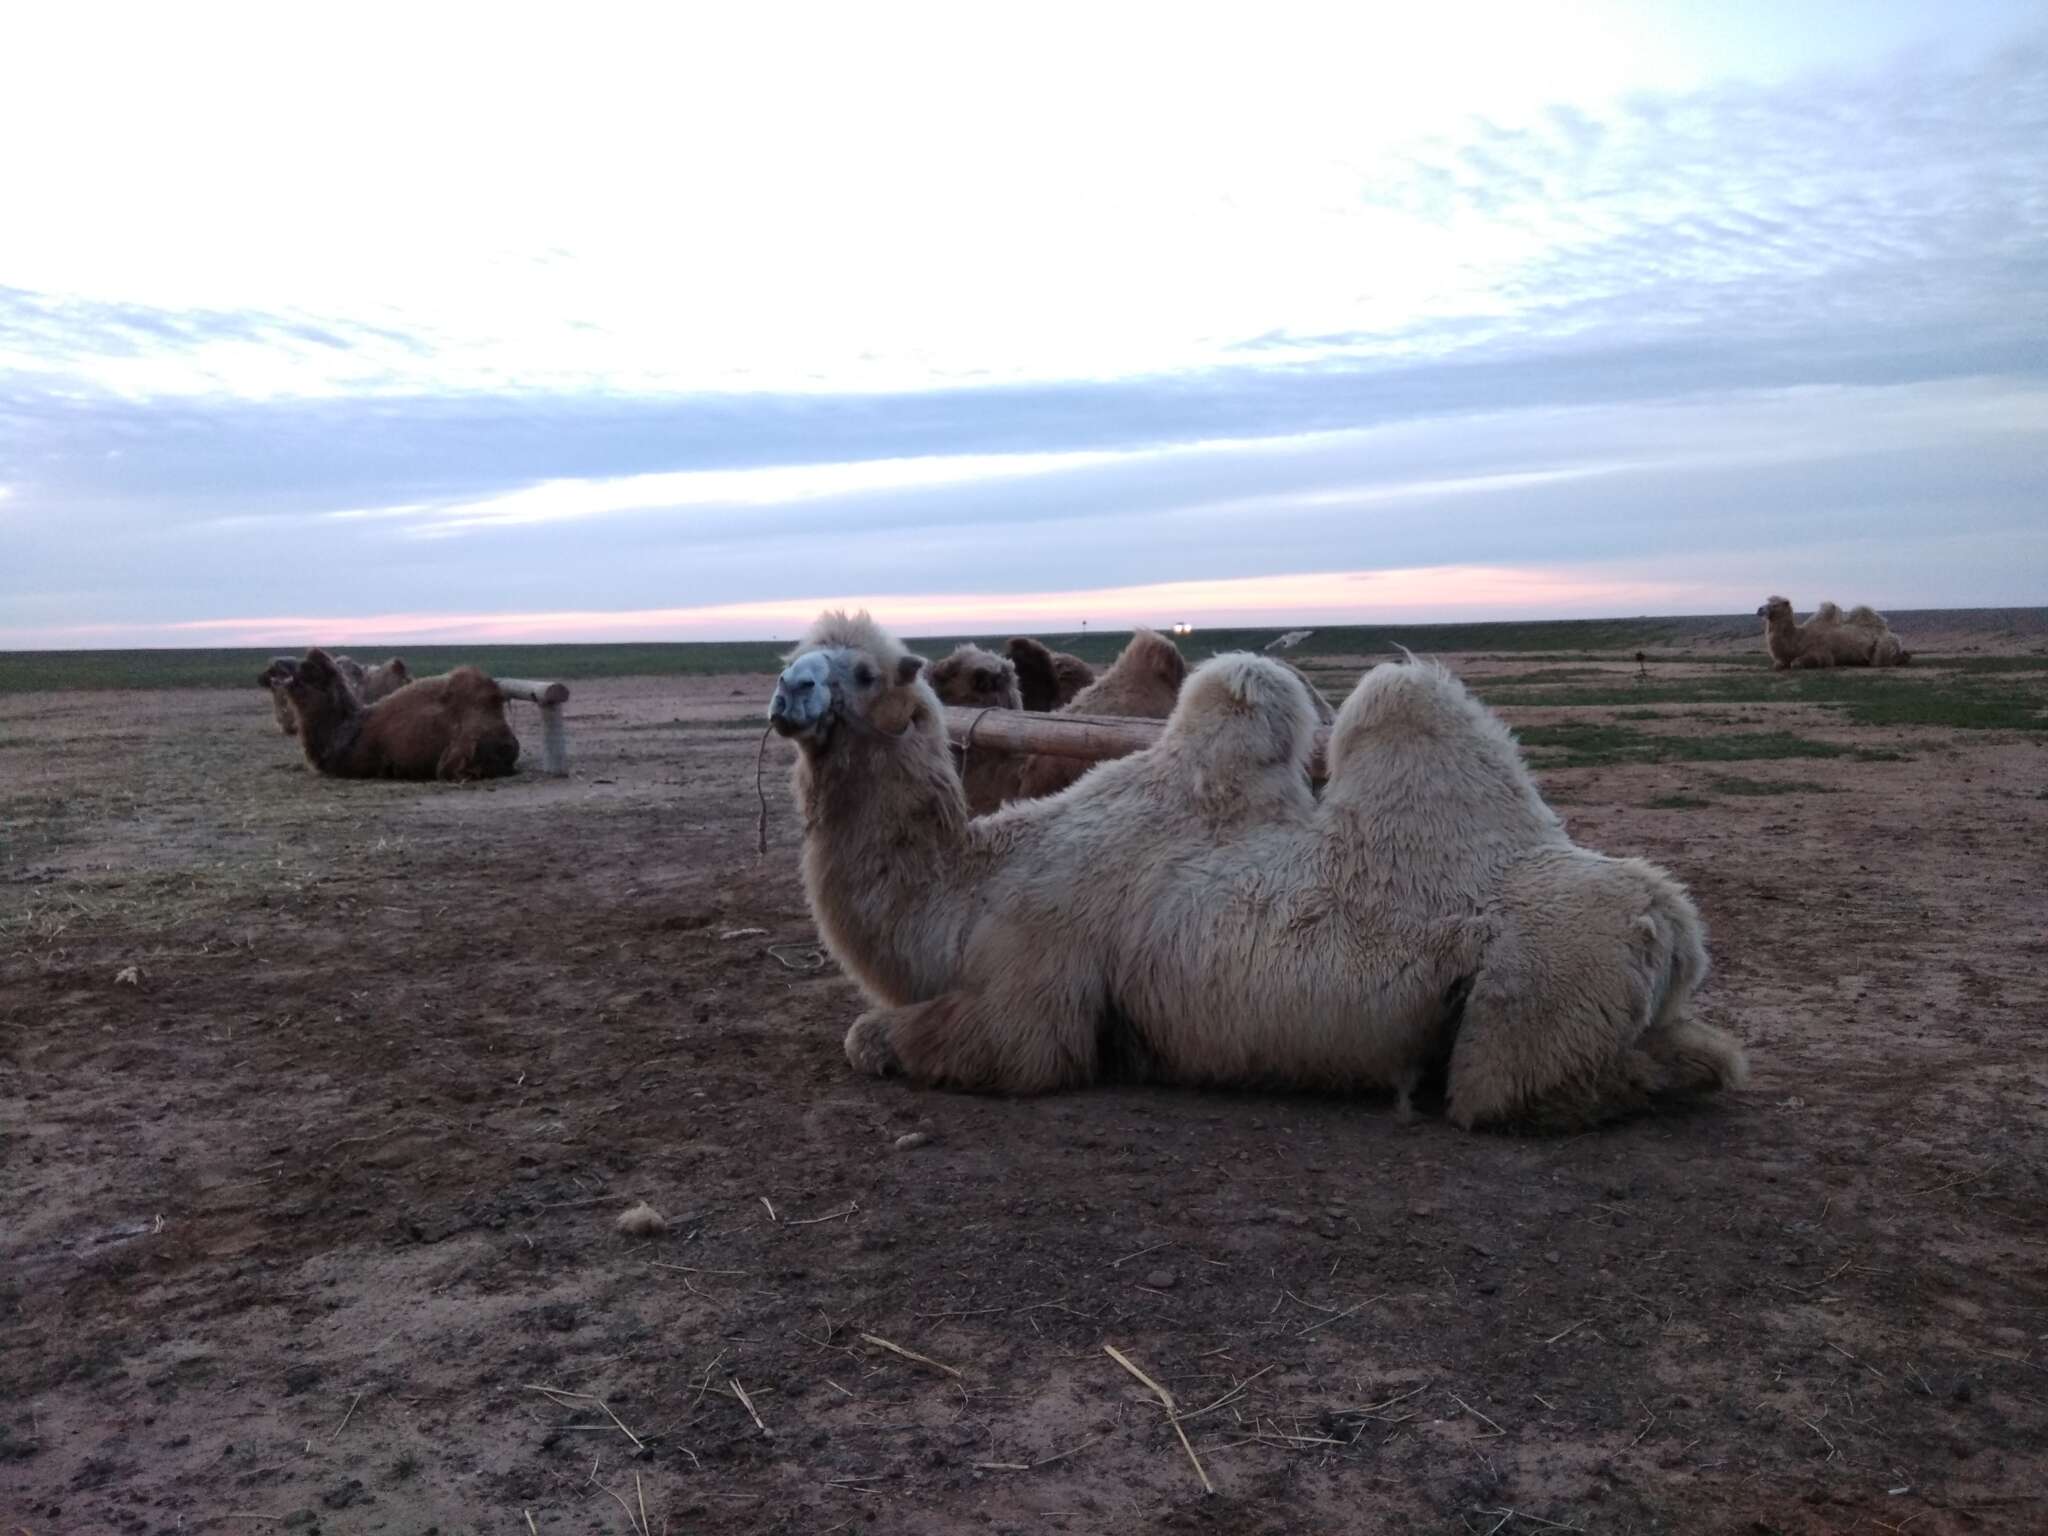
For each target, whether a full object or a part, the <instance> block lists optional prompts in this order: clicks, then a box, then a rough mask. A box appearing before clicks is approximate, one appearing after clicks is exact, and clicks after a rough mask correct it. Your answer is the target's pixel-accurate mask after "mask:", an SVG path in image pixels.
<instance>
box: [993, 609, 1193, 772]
mask: <svg viewBox="0 0 2048 1536" xmlns="http://www.w3.org/2000/svg"><path fill="white" fill-rule="evenodd" d="M1187 675H1188V663H1187V658H1186V657H1184V656H1182V655H1181V653H1180V648H1179V647H1178V646H1176V645H1175V644H1174V643H1173V642H1172V641H1171V640H1169V639H1167V638H1166V636H1164V635H1162V634H1160V633H1158V632H1157V631H1156V630H1150V629H1140V630H1138V631H1137V632H1136V633H1135V634H1133V635H1132V636H1131V639H1130V643H1129V644H1128V645H1126V646H1125V647H1124V648H1123V651H1122V653H1121V654H1120V655H1119V656H1118V657H1117V659H1116V660H1115V661H1113V662H1111V663H1110V664H1109V668H1108V670H1107V671H1105V672H1103V673H1102V675H1101V676H1099V677H1097V678H1096V679H1095V681H1094V682H1092V683H1090V684H1089V685H1088V686H1087V687H1086V688H1083V689H1082V690H1081V691H1080V692H1079V693H1077V694H1075V695H1074V696H1073V698H1071V699H1070V700H1068V701H1067V702H1066V703H1065V704H1063V705H1061V706H1060V708H1059V710H1058V711H1057V713H1059V714H1063V715H1125V716H1129V717H1131V718H1134V719H1139V720H1164V719H1165V718H1166V717H1167V716H1168V715H1170V714H1172V713H1173V704H1174V700H1175V699H1177V698H1179V697H1180V685H1181V684H1182V683H1183V682H1184V681H1186V679H1187ZM1090 766H1091V765H1090V764H1088V763H1086V762H1083V761H1082V760H1080V759H1079V758H1073V757H1027V758H1024V759H1023V760H1022V761H1021V763H1020V764H1019V766H1018V771H1017V789H1016V794H1015V796H1014V798H1018V799H1024V800H1036V799H1038V798H1040V797H1041V796H1044V795H1056V794H1058V793H1059V792H1060V791H1061V790H1063V789H1065V788H1066V787H1067V786H1068V785H1069V784H1071V783H1073V782H1074V781H1075V780H1076V779H1078V778H1080V777H1081V775H1082V774H1084V773H1086V772H1087V771H1088V769H1089V767H1090Z"/></svg>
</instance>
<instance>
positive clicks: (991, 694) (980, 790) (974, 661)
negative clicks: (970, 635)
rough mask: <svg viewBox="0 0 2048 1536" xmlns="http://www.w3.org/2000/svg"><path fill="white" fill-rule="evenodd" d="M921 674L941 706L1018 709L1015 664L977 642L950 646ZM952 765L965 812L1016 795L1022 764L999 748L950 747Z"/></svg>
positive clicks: (979, 812)
mask: <svg viewBox="0 0 2048 1536" xmlns="http://www.w3.org/2000/svg"><path fill="white" fill-rule="evenodd" d="M1011 643H1012V644H1015V643H1016V642H1015V641H1012V642H1011ZM925 677H926V679H927V680H928V681H929V682H930V683H931V685H932V691H933V692H934V693H936V694H937V695H938V696H939V702H940V703H941V704H954V705H958V706H960V707H961V708H963V709H1022V708H1023V707H1024V698H1023V695H1022V694H1021V693H1020V692H1019V691H1018V685H1017V668H1016V666H1015V664H1014V663H1012V662H1011V661H1010V660H1009V659H1008V658H1006V657H1002V656H998V655H996V654H995V652H993V651H985V650H983V649H982V648H981V647H980V646H978V645H972V644H968V645H958V646H955V647H954V648H953V652H952V654H951V655H949V656H944V657H941V658H940V659H939V660H937V661H935V662H933V663H932V664H931V666H930V667H928V668H927V669H926V671H925ZM954 764H955V766H957V767H959V768H960V770H961V774H960V779H961V784H962V786H963V787H964V788H965V790H966V792H967V808H968V811H969V812H970V813H971V814H973V815H976V816H986V815H987V814H988V813H989V812H990V811H993V810H996V809H998V808H999V807H1001V806H1002V805H1003V803H1004V802H1005V801H1008V800H1011V799H1014V798H1015V797H1016V794H1017V783H1018V778H1019V775H1020V774H1021V773H1022V771H1023V766H1024V764H1023V760H1022V759H1021V758H1017V757H1013V756H1010V755H1008V754H1006V753H1002V752H989V751H975V750H974V749H973V748H972V746H971V745H970V747H969V748H968V749H967V750H966V751H965V752H960V751H957V750H956V752H955V755H954Z"/></svg>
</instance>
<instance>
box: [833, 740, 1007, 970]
mask: <svg viewBox="0 0 2048 1536" xmlns="http://www.w3.org/2000/svg"><path fill="white" fill-rule="evenodd" d="M795 787H796V795H797V804H798V806H799V808H800V809H801V810H802V812H803V818H804V887H805V891H806V894H808V895H809V897H810V900H811V912H812V915H813V916H814V917H815V918H816V919H817V923H818V930H819V932H820V934H821V935H822V936H823V937H824V939H825V942H826V944H827V945H828V946H829V947H830V948H831V950H832V953H833V954H834V955H835V956H836V957H837V958H838V960H839V963H840V964H841V965H842V966H844V967H845V968H846V970H847V971H848V973H849V974H851V975H852V976H853V978H854V979H855V980H856V981H858V982H859V983H860V984H861V987H862V988H863V990H865V991H866V992H867V993H868V994H869V995H870V996H871V997H873V998H876V999H877V1000H879V1001H882V1002H886V1003H890V1004H901V1003H907V1002H911V1001H914V1000H917V999H920V998H926V997H931V996H933V995H935V994H936V993H937V992H940V991H943V990H944V989H945V987H946V986H947V985H949V984H950V974H940V973H941V972H948V973H949V972H950V967H951V966H952V964H953V957H954V956H955V954H956V953H957V945H955V944H954V943H953V942H952V941H951V939H950V937H949V936H948V934H949V932H950V929H951V927H952V926H953V925H954V924H956V923H957V922H958V920H959V916H960V914H959V910H958V907H957V904H956V903H954V902H953V900H952V898H951V892H952V891H953V889H954V887H955V886H956V884H957V883H958V880H959V877H960V875H961V874H962V871H961V869H960V865H961V855H962V852H963V850H964V848H965V845H966V843H967V801H966V797H965V796H964V795H963V794H962V792H961V788H960V779H959V776H958V775H957V774H956V773H955V772H954V771H953V763H952V759H951V757H950V755H949V754H948V752H947V750H946V741H945V736H944V733H943V728H942V727H940V726H939V725H938V723H937V722H936V721H935V720H932V719H929V718H927V719H922V720H920V721H918V722H917V723H916V724H914V725H912V726H911V728H910V729H909V730H907V731H905V732H904V733H903V734H902V735H901V736H881V735H874V734H868V733H862V732H856V731H854V730H851V729H849V728H845V727H842V728H841V731H840V733H839V736H838V738H837V739H836V740H834V741H833V743H832V744H831V746H830V747H829V748H828V749H827V750H826V751H824V752H823V753H820V754H817V755H813V754H811V753H809V752H805V753H804V754H802V755H801V756H800V757H799V758H798V760H797V768H796V786H795Z"/></svg>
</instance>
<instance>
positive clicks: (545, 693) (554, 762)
mask: <svg viewBox="0 0 2048 1536" xmlns="http://www.w3.org/2000/svg"><path fill="white" fill-rule="evenodd" d="M496 681H497V684H498V687H499V689H500V690H501V691H502V692H503V693H504V695H505V697H506V698H508V699H524V700H526V701H527V702H528V703H529V704H538V705H539V706H540V771H541V772H542V773H545V774H551V775H553V776H554V777H555V778H558V779H559V778H561V777H562V776H563V775H564V774H566V773H567V772H568V771H569V731H568V728H567V727H566V726H565V725H563V723H562V706H563V705H564V704H566V703H568V702H569V685H568V684H567V683H537V682H533V681H531V680H529V679H527V678H523V677H501V678H498V679H497V680H496Z"/></svg>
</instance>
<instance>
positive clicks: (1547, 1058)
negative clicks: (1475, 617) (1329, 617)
mask: <svg viewBox="0 0 2048 1536" xmlns="http://www.w3.org/2000/svg"><path fill="white" fill-rule="evenodd" d="M922 665H923V663H922V662H921V661H920V659H919V658H918V657H916V656H914V655H911V654H909V653H908V652H906V651H905V650H904V648H903V647H902V646H901V645H900V644H899V643H898V642H897V641H896V640H895V639H894V638H893V637H891V636H890V635H889V634H887V633H886V632H885V631H883V630H882V629H881V628H880V626H878V625H877V624H875V623H874V622H873V621H872V620H871V619H869V618H868V616H867V615H866V614H860V615H857V616H854V617H851V618H849V617H847V616H846V615H844V614H839V613H828V614H826V615H824V616H823V617H822V618H820V619H819V620H818V622H817V623H816V624H814V625H813V626H812V628H811V630H810V633H809V635H808V636H807V638H806V639H805V640H804V642H803V643H802V644H801V645H800V646H799V647H798V650H797V654H796V656H795V659H794V660H792V661H791V662H790V664H789V666H788V667H787V669H786V670H785V671H784V672H783V674H782V677H781V678H780V680H779V681H778V683H777V686H776V690H775V696H774V699H773V701H772V702H771V704H770V707H769V720H770V723H771V724H772V725H774V727H775V728H776V729H777V730H779V731H780V732H781V733H782V734H783V735H784V736H788V737H793V738H794V739H795V740H796V742H797V744H798V746H799V748H800V751H799V753H798V757H797V763H796V768H795V774H794V789H795V793H796V798H797V800H798V803H799V805H800V807H801V810H802V814H803V825H804V847H803V877H804V887H805V891H806V893H807V895H808V896H809V899H810V904H811V911H812V914H813V916H814V917H815V919H816V921H817V924H818V930H819V933H820V934H821V935H822V936H823V938H824V941H825V943H826V945H827V946H828V947H829V948H830V950H831V952H832V953H833V955H834V956H835V957H836V958H837V959H838V960H839V962H840V964H841V965H842V966H843V967H845V969H846V971H847V972H848V974H849V975H851V976H852V977H853V978H854V980H855V981H856V982H858V983H859V985H860V987H861V989H862V990H863V991H864V992H865V993H866V995H867V997H868V1000H869V1002H870V1003H871V1004H872V1007H871V1008H870V1010H869V1011H868V1012H866V1013H863V1014H862V1015H861V1016H860V1017H859V1018H858V1019H856V1020H855V1021H854V1024H853V1027H852V1029H851V1030H850V1031H849V1032H848V1034H847V1037H846V1053H847V1057H848V1059H849V1060H850V1061H851V1062H852V1063H853V1064H854V1065H855V1066H856V1067H857V1068H859V1069H861V1070H863V1071H868V1072H875V1073H886V1072H892V1071H901V1072H903V1073H905V1074H906V1075H908V1076H909V1077H911V1078H912V1079H914V1080H916V1081H918V1082H921V1083H930V1084H943V1085H946V1086H950V1087H955V1088H963V1089H973V1090H984V1091H997V1092H1011V1093H1028V1092H1038V1091H1044V1090H1049V1089H1054V1088H1060V1087H1065V1086H1071V1085H1077V1084H1083V1083H1088V1082H1092V1081H1096V1080H1098V1079H1101V1078H1104V1077H1109V1076H1126V1077H1137V1078H1142V1079H1150V1080H1154V1081H1163V1082H1181V1083H1212V1084H1230V1085H1250V1084H1271V1085H1293V1086H1300V1087H1312V1088H1322V1089H1361V1088H1370V1087H1379V1088H1389V1087H1391V1088H1393V1089H1395V1090H1397V1091H1398V1092H1399V1093H1400V1095H1401V1099H1402V1103H1403V1106H1404V1108H1405V1105H1406V1102H1407V1097H1408V1094H1409V1092H1410V1091H1411V1090H1412V1089H1413V1088H1414V1087H1415V1086H1416V1085H1417V1084H1418V1083H1419V1082H1421V1081H1423V1080H1424V1079H1425V1078H1427V1077H1432V1076H1433V1075H1434V1074H1435V1073H1436V1072H1437V1071H1439V1070H1441V1071H1442V1072H1443V1073H1444V1074H1445V1076H1446V1090H1447V1108H1448V1112H1449V1114H1450V1117H1451V1119H1452V1120H1454V1121H1455V1122H1456V1123H1457V1124H1459V1125H1461V1126H1467V1127H1470V1126H1474V1125H1482V1124H1484V1125H1529V1126H1542V1127H1576V1126H1585V1125H1591V1124H1595V1123H1598V1122H1600V1121H1603V1120H1606V1119H1609V1118H1611V1117H1613V1116H1615V1115H1617V1114H1621V1113H1625V1112H1628V1111H1630V1110H1633V1109H1636V1108H1638V1107H1640V1106H1642V1105H1644V1104H1646V1103H1648V1102H1649V1101H1651V1100H1652V1099H1655V1098H1660V1097H1665V1096H1681V1095H1687V1094H1693V1093H1699V1092H1704V1091H1709V1090H1713V1089H1717V1088H1721V1087H1724V1086H1728V1085H1731V1084H1734V1083H1739V1082H1740V1081H1741V1080H1742V1075H1743V1059H1742V1052H1741V1049H1740V1047H1739V1046H1737V1044H1736V1043H1735V1041H1734V1040H1733V1039H1732V1038H1730V1037H1729V1036H1728V1035H1726V1034H1724V1033H1723V1032H1722V1031H1720V1030H1717V1029H1714V1028H1712V1027H1711V1026H1708V1025H1706V1024H1702V1023H1698V1022H1694V1021H1691V1020H1688V1019H1687V1018H1685V1017H1684V1010H1685V1006H1686V1004H1687V1002H1688V1001H1689V999H1690V998H1691V995H1692V993H1693V990H1694V988H1695V987H1696V986H1697V985H1698V984H1699V982H1700V980H1701V978H1702V977H1704V976H1705V974H1706V969H1707V957H1706V951H1705V949H1704V947H1703V943H1702V932H1701V926H1700V920H1699V916H1698V914H1697V913H1696V912H1695V911H1694V910H1693V906H1692V903H1691V901H1690V900H1689V899H1688V898H1687V896H1686V894H1685V892H1684V890H1683V889H1681V888H1680V886H1679V885H1678V884H1677V882H1676V881H1674V880H1673V879H1672V878H1671V877H1670V876H1669V875H1667V874H1666V873H1665V872H1664V871H1662V870H1660V869H1658V868H1656V867H1655V866H1654V865H1651V864H1647V863H1644V862H1643V861H1642V860H1639V859H1612V858H1607V857H1605V856H1603V855H1601V854H1597V853H1591V852H1588V851H1587V850H1585V849H1582V848H1578V847H1575V846H1574V845H1573V844H1572V842H1571V841H1570V839H1569V838H1567V837H1566V836H1565V833H1564V830H1563V828H1562V827H1561V826H1560V824H1559V823H1558V820H1557V818H1556V816H1555V815H1554V814H1553V813H1552V812H1551V810H1550V809H1549V807H1547V806H1546V805H1544V803H1543V801H1542V799H1541V797H1540V796H1539V795H1538V794H1537V792H1536V787H1535V784H1534V782H1533V781H1532V779H1531V778H1530V775H1529V773H1528V770H1527V769H1526V768H1525V767H1524V765H1523V763H1522V759H1521V754H1520V752H1519V750H1518V749H1517V747H1516V745H1515V741H1514V738H1513V737H1512V736H1510V735H1509V734H1508V731H1507V729H1506V727H1505V726H1503V725H1502V724H1501V723H1500V721H1499V720H1498V719H1497V718H1495V717H1494V716H1493V715H1491V714H1489V713H1488V712H1487V710H1486V709H1485V708H1484V707H1483V706H1481V705H1480V704H1479V703H1478V702H1477V701H1476V700H1474V699H1473V698H1472V697H1471V695H1469V694H1468V693H1466V692H1465V690H1464V689H1463V688H1462V687H1461V686H1460V685H1459V684H1458V682H1457V681H1456V680H1455V679H1454V678H1452V677H1451V676H1450V675H1449V674H1448V673H1446V672H1444V671H1442V670H1441V669H1440V668H1437V667H1435V666H1431V665H1427V664H1422V663H1410V664H1407V665H1386V666H1380V667H1377V668H1374V669H1373V670H1372V671H1371V672H1369V673H1368V674H1367V675H1366V676H1365V678H1364V679H1363V680H1361V681H1360V683H1359V685H1358V687H1357V688H1356V690H1354V692H1353V693H1352V695H1351V697H1350V699H1349V700H1348V701H1347V702H1346V703H1345V705H1344V707H1343V708H1342V709H1341V710H1340V711H1339V712H1338V716H1337V723H1336V726H1335V729H1334V730H1333V732H1332V735H1331V738H1330V745H1329V767H1330V778H1329V783H1328V787H1327V789H1326V790H1325V793H1324V795H1323V798H1322V800H1321V801H1320V802H1318V801H1317V800H1316V799H1315V798H1314V796H1313V795H1312V794H1311V792H1310V790H1309V787H1308V784H1307V782H1306V768H1307V762H1308V754H1309V749H1310V744H1311V741H1312V738H1313V733H1314V714H1313V712H1312V710H1311V708H1310V705H1309V701H1308V699H1307V697H1306V696H1305V695H1304V692H1303V689H1302V686H1301V683H1300V681H1299V680H1298V679H1297V678H1296V677H1295V676H1294V675H1293V674H1292V673H1290V672H1288V671H1287V670H1286V669H1285V668H1282V667H1278V666H1275V665H1273V664H1272V663H1270V662H1268V661H1266V660H1264V659H1262V658H1259V657H1254V656H1245V655H1233V656H1223V657H1218V658H1216V659H1215V660H1213V661H1211V662H1209V663H1207V664H1206V665H1205V666H1203V667H1202V668H1201V670H1200V671H1198V672H1197V673H1196V674H1195V675H1194V677H1193V678H1192V679H1190V681H1189V683H1188V686H1187V688H1186V690H1185V691H1184V693H1183V695H1182V697H1181V699H1180V702H1179V705H1178V707H1177V708H1176V709H1175V710H1174V712H1173V715H1172V717H1171V718H1170V719H1169V720H1168V722H1167V725H1166V729H1165V732H1164V734H1163V735H1162V737H1161V739H1160V740H1159V742H1158V743H1157V745H1155V746H1153V747H1151V748H1149V749H1147V750H1146V751H1143V752H1139V753H1136V754H1134V755H1132V756H1130V757H1126V758H1122V759H1119V760H1117V761H1115V762H1109V763H1104V764H1102V765H1101V766H1100V767H1098V768H1097V769H1096V770H1095V771H1094V772H1093V773H1091V774H1089V775H1088V776H1087V777H1086V778H1085V779H1083V780H1082V781H1081V782H1080V783H1078V784H1076V785H1075V786H1074V787H1073V788H1071V789H1069V790H1068V791H1067V792H1066V793H1065V794H1062V795H1059V796H1056V797H1055V798H1053V799H1050V800H1040V801H1034V802H1031V803H1028V804H1023V805H1013V806H1009V807H1007V808H1005V809H1004V810H1002V811H1000V812H998V813H997V814H996V815H993V816H989V817H986V818H983V819H980V820H970V819H969V817H968V815H967V805H966V801H965V799H964V797H963V795H962V793H961V789H960V781H959V778H958V776H957V775H956V774H955V773H954V771H953V763H952V757H951V755H950V754H949V753H948V751H947V744H946V733H945V727H944V724H943V721H942V719H941V715H940V707H939V702H938V698H937V696H936V695H935V694H933V692H932V691H931V689H930V687H929V686H928V685H927V684H926V683H925V682H924V681H923V680H922V679H921V677H920V676H919V673H920V670H921V668H922Z"/></svg>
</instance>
